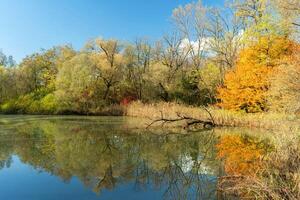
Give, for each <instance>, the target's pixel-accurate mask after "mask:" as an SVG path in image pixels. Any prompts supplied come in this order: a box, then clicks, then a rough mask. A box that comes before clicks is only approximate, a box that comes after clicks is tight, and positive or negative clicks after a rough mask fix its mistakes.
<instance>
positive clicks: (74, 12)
mask: <svg viewBox="0 0 300 200" xmlns="http://www.w3.org/2000/svg"><path fill="white" fill-rule="evenodd" d="M223 1H224V0H203V1H202V2H203V4H204V5H207V6H213V5H217V6H220V5H222V4H223ZM189 2H192V0H0V16H1V17H0V49H2V50H3V52H4V53H5V54H7V55H13V56H14V58H15V59H16V60H17V61H20V60H21V59H22V58H23V57H25V56H26V55H29V54H31V53H33V52H36V51H38V50H40V49H41V48H45V49H47V48H50V47H52V46H55V45H60V44H72V45H73V46H74V47H75V48H80V47H81V46H82V45H83V44H84V43H85V42H86V41H87V40H89V39H92V38H95V37H98V36H101V37H103V38H116V39H121V40H129V41H133V40H134V39H136V38H139V37H147V38H149V39H158V38H160V36H162V35H163V34H164V33H166V32H167V31H168V28H169V27H170V16H171V14H172V10H173V9H174V8H176V7H177V6H179V5H184V4H186V3H189Z"/></svg>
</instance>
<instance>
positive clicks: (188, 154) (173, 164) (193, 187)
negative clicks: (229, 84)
mask: <svg viewBox="0 0 300 200" xmlns="http://www.w3.org/2000/svg"><path fill="white" fill-rule="evenodd" d="M127 123H128V122H127V119H125V118H107V117H106V118H80V117H75V118H74V117H65V118H57V117H56V118H39V117H34V118H27V120H21V119H20V118H14V117H11V118H10V119H6V120H0V124H1V125H0V126H1V131H0V169H2V170H1V171H3V170H4V169H5V170H6V171H5V173H9V170H10V169H11V170H14V169H12V168H11V166H12V165H14V162H12V161H13V160H14V159H13V158H14V155H16V156H17V157H18V159H19V160H20V161H21V163H22V164H26V165H29V166H32V167H33V168H34V171H40V172H47V173H48V174H51V175H54V176H55V177H59V178H60V179H61V181H63V182H64V183H65V184H70V185H71V184H72V180H73V179H74V178H76V179H78V180H80V182H81V183H83V185H84V186H86V187H87V188H89V191H93V193H94V194H95V196H93V198H101V197H102V193H103V192H105V193H107V191H111V193H115V192H117V191H118V192H119V193H122V192H120V190H118V188H122V187H123V188H124V187H126V188H127V189H126V195H129V193H136V192H138V191H139V192H141V191H142V192H143V191H145V193H144V195H145V196H143V199H147V195H149V193H146V191H148V192H149V191H151V193H153V194H154V193H155V194H156V197H157V198H159V199H216V198H217V197H216V185H217V177H218V176H219V174H220V173H221V172H220V171H222V170H220V167H219V166H220V164H219V161H218V160H217V159H215V158H216V151H215V145H216V144H217V139H216V137H215V136H214V134H213V133H212V132H202V133H193V134H189V135H182V134H165V135H155V134H149V133H143V132H141V131H138V130H130V129H128V128H127V126H126V124H127ZM1 171H0V178H1ZM3 173H4V172H3ZM10 174H11V175H10V176H8V177H10V178H12V179H15V181H17V180H18V177H16V176H14V175H13V173H10ZM39 178H40V179H42V178H43V177H39ZM41 182H43V181H42V180H41ZM27 184H28V185H27V190H28V191H27V194H28V193H29V194H30V193H35V190H34V188H31V187H30V180H28V182H27ZM44 184H47V183H44ZM45 187H47V185H45ZM76 187H77V188H76V190H77V189H78V187H80V185H78V186H76ZM128 188H129V189H128ZM68 189H69V190H71V187H70V188H66V190H68ZM76 190H74V191H73V192H74V195H71V196H69V199H77V196H76ZM3 192H4V193H5V191H1V193H3ZM63 192H67V191H63ZM96 194H98V196H97V195H96ZM7 195H9V194H7ZM124 195H125V192H124ZM0 196H1V195H0ZM41 198H42V197H41ZM41 198H39V199H41ZM112 198H113V197H112ZM29 199H30V198H29ZM63 199H67V198H66V197H64V198H63ZM152 199H153V198H152Z"/></svg>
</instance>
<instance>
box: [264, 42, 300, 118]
mask: <svg viewBox="0 0 300 200" xmlns="http://www.w3.org/2000/svg"><path fill="white" fill-rule="evenodd" d="M270 80H271V87H270V91H269V96H268V98H269V106H270V108H271V110H273V111H277V112H286V113H300V45H299V44H296V43H295V44H294V45H293V48H292V54H291V55H288V56H286V57H284V58H283V59H282V60H281V61H280V65H279V67H278V69H276V73H274V75H273V76H272V77H271V78H270Z"/></svg>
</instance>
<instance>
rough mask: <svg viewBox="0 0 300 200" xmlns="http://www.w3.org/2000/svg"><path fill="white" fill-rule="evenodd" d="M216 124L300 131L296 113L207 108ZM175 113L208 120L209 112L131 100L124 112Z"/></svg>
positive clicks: (173, 115) (135, 114)
mask: <svg viewBox="0 0 300 200" xmlns="http://www.w3.org/2000/svg"><path fill="white" fill-rule="evenodd" d="M208 109H209V111H210V112H211V114H212V116H213V119H214V122H215V124H216V125H217V126H229V127H248V128H262V129H269V130H291V131H293V132H296V131H300V118H299V117H297V116H296V115H287V114H279V113H259V114H249V113H241V112H233V111H229V110H222V109H218V108H214V107H210V108H208ZM177 113H180V114H181V115H185V116H189V117H192V118H196V119H201V120H210V116H209V114H208V113H207V112H206V111H205V110H204V109H203V108H201V107H193V106H187V105H180V104H176V103H163V102H161V103H156V104H143V103H141V102H133V103H131V104H129V105H128V106H127V107H126V112H125V114H126V115H127V116H131V117H142V118H148V119H149V120H155V119H159V118H160V117H161V114H163V116H164V117H165V118H177V117H178V116H177Z"/></svg>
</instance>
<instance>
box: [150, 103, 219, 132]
mask: <svg viewBox="0 0 300 200" xmlns="http://www.w3.org/2000/svg"><path fill="white" fill-rule="evenodd" d="M203 109H204V110H205V111H206V112H207V113H208V114H209V116H210V120H201V119H196V118H193V117H189V116H186V115H183V114H180V113H178V112H177V113H176V115H177V118H173V119H172V118H165V117H164V115H163V112H162V111H160V114H161V117H160V118H159V119H156V120H153V121H152V122H151V123H150V124H148V125H147V129H148V128H150V127H151V126H153V125H154V124H157V123H161V125H162V126H164V125H165V124H170V123H174V122H180V121H185V122H186V124H185V126H184V127H183V128H184V129H188V128H189V127H190V126H192V125H194V124H202V125H203V128H205V129H211V128H213V127H214V126H216V124H215V121H214V118H213V116H212V114H211V113H210V111H209V110H208V109H207V108H205V107H203Z"/></svg>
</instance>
